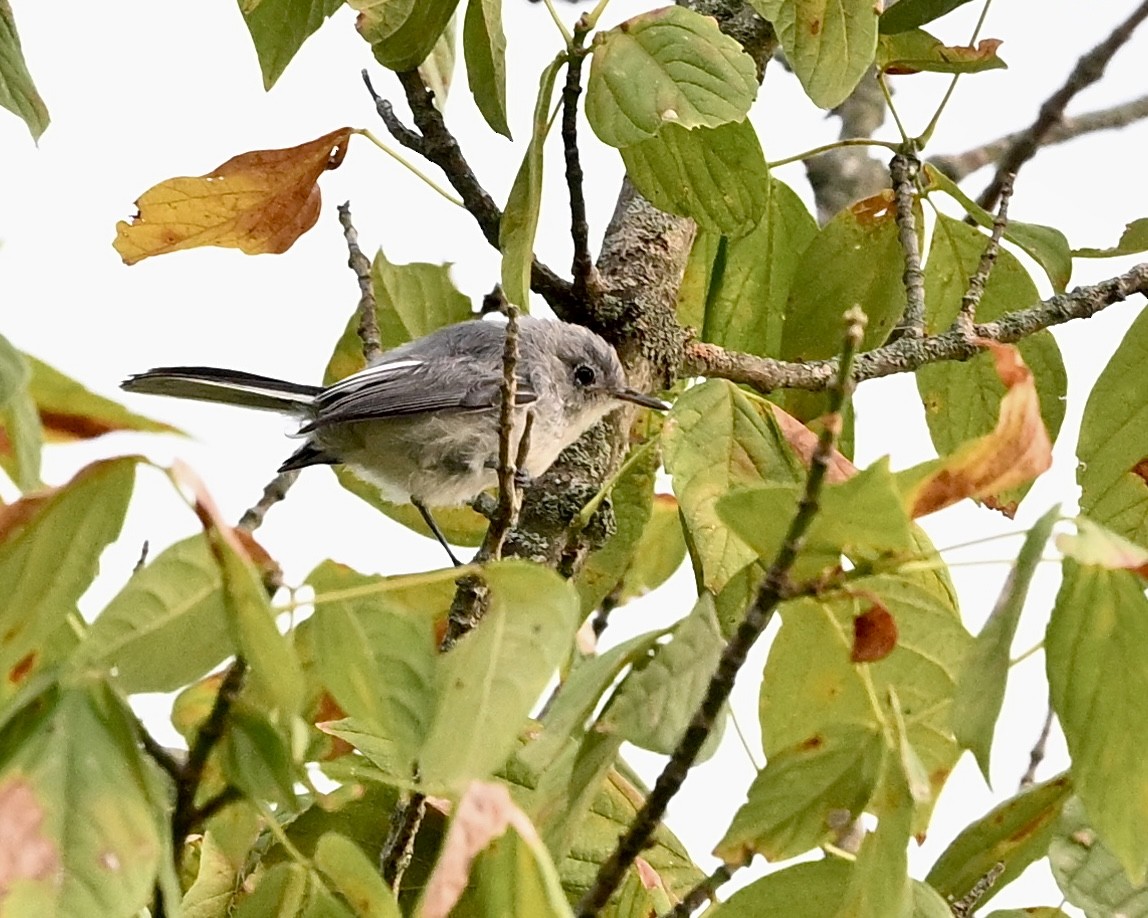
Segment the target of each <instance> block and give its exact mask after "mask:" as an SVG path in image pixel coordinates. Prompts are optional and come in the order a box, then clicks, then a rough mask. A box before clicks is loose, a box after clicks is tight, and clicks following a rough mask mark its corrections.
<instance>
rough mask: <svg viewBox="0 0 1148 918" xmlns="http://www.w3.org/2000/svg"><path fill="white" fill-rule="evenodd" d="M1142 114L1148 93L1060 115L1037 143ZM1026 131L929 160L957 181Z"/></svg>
mask: <svg viewBox="0 0 1148 918" xmlns="http://www.w3.org/2000/svg"><path fill="white" fill-rule="evenodd" d="M1144 118H1148V95H1145V96H1141V97H1140V98H1138V99H1133V100H1132V101H1130V102H1123V103H1121V104H1120V105H1114V106H1112V107H1111V108H1102V109H1097V110H1096V111H1092V112H1086V113H1085V114H1083V115H1077V116H1075V117H1068V116H1062V117H1061V119H1060V121H1058V122H1056V123H1055V124H1054V125H1053V126H1052V127H1051V128H1049V129H1048V131H1046V132H1045V135H1044V138H1043V139H1042V140H1041V142H1040V146H1041V147H1050V146H1053V145H1054V144H1058V143H1064V142H1065V141H1067V140H1073V139H1075V138H1077V137H1081V136H1083V135H1085V134H1092V133H1095V132H1097V131H1111V130H1115V129H1117V128H1122V127H1127V126H1128V125H1130V124H1133V123H1135V122H1137V121H1140V120H1142V119H1144ZM1025 133H1026V131H1017V132H1015V133H1013V134H1006V135H1005V136H1004V137H998V138H997V139H996V140H991V141H989V142H988V143H986V144H983V145H981V146H979V147H974V148H973V149H971V150H966V151H965V152H964V153H953V154H951V155H945V156H934V157H933V158H931V159H930V160H929V163H930V165H932V166H935V167H936V168H937V169H939V170H940V171H941V172H943V173H945V175H947V176H948V177H949V178H951V179H952V180H953V181H954V182H959V181H960V180H961V179H963V178H964V177H965V176H967V175H969V174H971V173H973V172H976V171H977V170H978V169H980V168H981V167H982V166H987V165H989V164H990V163H995V162H997V161H998V160H999V159H1001V157H1003V156H1004V155H1005V153H1007V152H1008V151H1009V150H1010V149H1012V147H1013V146H1014V145H1015V144H1016V143H1018V142H1019V141H1020V139H1021V138H1022V137H1023V136H1024V134H1025Z"/></svg>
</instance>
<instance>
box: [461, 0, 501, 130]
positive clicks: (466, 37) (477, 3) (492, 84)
mask: <svg viewBox="0 0 1148 918" xmlns="http://www.w3.org/2000/svg"><path fill="white" fill-rule="evenodd" d="M462 54H463V57H464V58H465V60H466V78H467V82H468V83H469V84H470V91H471V94H472V95H473V96H474V103H475V105H477V106H478V110H479V111H480V112H482V117H483V118H485V119H486V123H487V124H489V125H490V128H491V130H493V131H495V132H496V133H498V134H501V135H502V136H503V137H505V138H506V139H507V140H510V139H511V137H510V125H509V124H508V123H507V120H506V36H505V35H504V34H503V31H502V0H467V3H466V15H465V17H464V18H463V22H462Z"/></svg>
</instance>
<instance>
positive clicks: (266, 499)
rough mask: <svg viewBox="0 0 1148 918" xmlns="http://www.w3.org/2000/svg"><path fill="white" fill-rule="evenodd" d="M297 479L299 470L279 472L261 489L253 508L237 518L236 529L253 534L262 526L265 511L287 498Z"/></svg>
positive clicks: (265, 514)
mask: <svg viewBox="0 0 1148 918" xmlns="http://www.w3.org/2000/svg"><path fill="white" fill-rule="evenodd" d="M298 477H299V469H291V470H289V471H286V472H280V473H279V474H278V475H276V476H275V477H274V478H272V479H271V480H270V481H269V482H268V483H267V486H266V487H265V488H264V489H263V496H262V497H260V498H259V501H258V502H257V503H256V504H255V505H254V506H252V507H249V508H248V509H247V510H246V511H245V512H244V514H243V516H241V517H240V518H239V522H238V523H237V524H236V528H237V529H242V530H244V531H245V532H254V531H255V530H256V529H258V528H259V527H260V526H262V525H263V518H264V517H265V516H267V511H268V510H270V509H271V508H272V507H274V506H275V505H276V504H277V503H279V501H281V500H283V498H285V497H286V496H287V492H288V491H289V490H290V488H291V485H293V484H295V479H296V478H298Z"/></svg>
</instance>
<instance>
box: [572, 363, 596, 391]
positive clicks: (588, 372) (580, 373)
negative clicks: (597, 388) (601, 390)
mask: <svg viewBox="0 0 1148 918" xmlns="http://www.w3.org/2000/svg"><path fill="white" fill-rule="evenodd" d="M597 378H598V374H597V373H595V372H594V368H593V367H592V366H590V365H589V364H585V363H584V364H582V365H581V366H579V367H577V368H576V369H575V370H574V382H576V383H578V385H580V386H592V385H594V381H595V380H596V379H597Z"/></svg>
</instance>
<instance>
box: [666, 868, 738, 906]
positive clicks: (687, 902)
mask: <svg viewBox="0 0 1148 918" xmlns="http://www.w3.org/2000/svg"><path fill="white" fill-rule="evenodd" d="M741 866H744V865H730V864H722V865H721V866H720V867H718V868H717V869H716V870H715V871H714V872H713V873H711V874H710V875H709V876H708V877H705V878H704V879H702V880H700V881H699V882H698V884H697V885H696V886H695V887H694V888H693V889H691V890H690V891H689V892H688V893H686V894H685V896H683V897H682V901H681V902H679V903H678V904H677V905H675V906H674V907H673V908H672V909H670V910H669V911H668V912H666V914H665V915H663V916H662V918H689V916H690V915H692V914H693V913H694V912H695V911H696V910H697V909H698V908H700V907H701V906H703V905H705V904H706V903H707V902H712V901H713V898H714V893H716V892H717V890H718V887H719V886H721V885H722V884H723V883H725V882H728V880H729V878H730V877H732V876H733V875H734V872H735V871H736V870H738V869H739V868H740V867H741Z"/></svg>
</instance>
